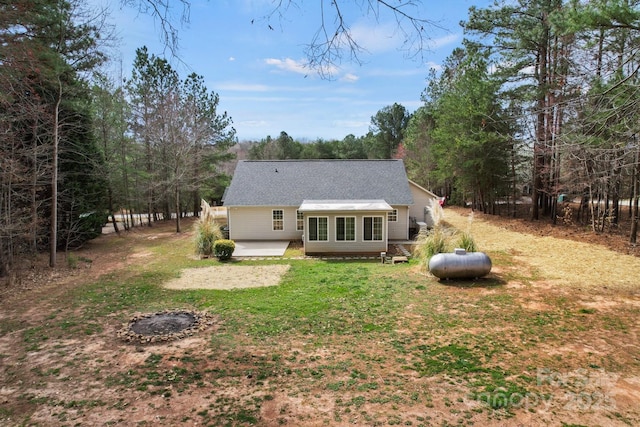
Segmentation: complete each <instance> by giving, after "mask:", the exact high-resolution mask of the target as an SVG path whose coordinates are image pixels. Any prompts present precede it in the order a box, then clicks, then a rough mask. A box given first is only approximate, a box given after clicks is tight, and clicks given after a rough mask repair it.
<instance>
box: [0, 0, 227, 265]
mask: <svg viewBox="0 0 640 427" xmlns="http://www.w3.org/2000/svg"><path fill="white" fill-rule="evenodd" d="M85 6H86V5H85V4H84V3H83V2H81V1H79V0H57V1H33V0H17V1H14V2H2V3H0V276H2V275H6V274H7V273H8V272H9V271H10V269H11V266H12V264H13V263H14V257H15V256H16V255H20V254H29V253H31V254H35V253H37V252H40V251H43V250H48V251H49V264H50V266H52V267H53V266H55V265H56V261H57V253H58V250H59V249H64V250H66V249H68V248H70V247H77V246H79V245H81V244H82V243H84V242H85V241H87V240H88V239H91V238H93V237H95V236H96V235H98V234H100V232H101V230H102V225H103V224H104V223H105V222H106V221H107V217H108V216H111V217H113V216H114V214H115V213H116V212H121V213H122V214H124V216H125V221H124V223H123V225H124V227H125V228H127V227H129V226H130V225H132V224H133V223H134V221H135V218H134V213H135V214H137V215H138V217H139V218H138V220H139V219H140V217H141V216H142V215H144V216H145V217H146V222H147V223H149V224H150V223H151V222H152V221H153V220H154V219H158V218H159V217H162V218H165V219H166V218H175V220H176V230H177V231H180V218H181V216H182V215H183V213H184V212H186V211H191V212H194V211H197V210H198V209H199V206H200V198H201V197H204V198H208V197H213V196H212V194H216V193H220V194H221V193H222V191H223V190H222V189H223V188H224V186H225V185H226V182H225V179H228V178H224V179H221V173H220V172H219V171H218V170H217V168H216V165H217V164H219V163H220V162H222V161H224V160H226V159H227V158H228V157H229V154H228V153H227V149H228V147H229V146H230V145H232V144H234V143H235V130H234V129H233V127H232V121H231V118H230V117H229V116H228V115H227V113H226V112H222V113H221V112H219V111H218V102H219V98H218V95H217V94H216V93H215V92H212V91H209V90H208V89H207V88H206V86H205V84H204V79H203V77H202V76H200V75H197V74H195V73H192V74H190V75H189V76H187V77H186V78H181V77H180V76H179V74H178V73H177V72H176V70H174V69H173V68H172V67H171V65H170V64H169V62H168V61H167V60H166V59H163V58H160V57H157V56H155V55H153V54H149V52H148V51H147V49H146V48H140V49H138V50H137V52H136V59H135V63H134V64H133V72H132V74H131V76H128V77H126V78H124V83H122V80H121V79H118V81H117V82H114V81H113V80H112V79H111V78H109V77H107V76H105V75H104V74H102V73H101V72H100V70H101V66H102V65H103V64H105V62H106V60H107V57H106V55H105V48H106V46H105V45H104V44H102V42H103V40H105V39H106V35H105V31H106V30H105V26H104V16H103V15H101V14H100V13H95V12H92V11H90V10H89V9H87V8H86V7H85ZM112 219H113V223H114V226H115V227H117V222H116V221H115V218H112Z"/></svg>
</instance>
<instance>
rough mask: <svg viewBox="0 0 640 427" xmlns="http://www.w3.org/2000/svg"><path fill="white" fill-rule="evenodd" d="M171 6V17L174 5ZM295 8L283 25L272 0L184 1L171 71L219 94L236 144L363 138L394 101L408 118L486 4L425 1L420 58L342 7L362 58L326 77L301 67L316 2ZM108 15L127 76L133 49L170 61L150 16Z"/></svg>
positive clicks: (385, 28)
mask: <svg viewBox="0 0 640 427" xmlns="http://www.w3.org/2000/svg"><path fill="white" fill-rule="evenodd" d="M98 1H100V0H98ZM171 3H172V4H175V5H176V9H175V10H174V11H173V14H174V17H175V18H176V19H179V17H180V14H181V13H182V9H181V6H180V5H179V2H178V1H177V0H171ZM283 3H287V2H286V1H285V2H283ZM296 3H297V5H294V6H292V7H290V8H289V9H288V10H287V11H286V12H285V15H284V17H283V18H282V19H280V18H278V17H272V18H271V19H269V20H266V19H265V16H266V15H267V14H269V13H270V12H271V11H272V10H273V7H274V6H273V4H274V2H273V1H272V0H209V1H206V0H191V9H190V14H189V22H188V23H186V24H184V25H182V26H179V38H180V42H179V43H180V50H179V52H178V54H179V59H180V60H177V59H175V58H174V59H172V60H171V62H172V65H173V66H174V68H175V69H176V70H178V71H179V73H180V74H181V76H182V77H183V78H184V77H186V75H187V74H188V73H190V72H195V73H197V74H200V75H202V76H204V78H205V82H206V84H207V87H208V88H209V90H212V91H215V92H216V93H218V94H219V95H220V105H219V108H220V110H221V111H227V113H228V114H229V115H230V116H231V118H232V119H233V126H234V127H235V129H236V131H237V137H238V139H239V140H240V141H244V140H260V139H263V138H265V137H266V136H267V135H271V136H273V137H277V136H278V135H279V134H280V132H281V131H285V132H287V133H288V134H289V135H290V136H292V137H293V138H295V139H298V140H304V139H306V140H315V139H317V138H323V139H343V138H344V137H345V136H346V135H348V134H354V135H356V136H361V135H365V134H366V133H367V132H368V131H369V126H370V124H371V116H373V115H375V114H376V112H377V111H379V110H380V109H382V108H384V107H386V106H388V105H392V104H393V103H394V102H397V103H399V104H402V105H404V106H405V107H406V108H407V109H408V110H409V111H411V112H413V111H414V110H415V109H416V108H418V107H419V106H420V105H421V101H420V95H421V93H422V91H423V90H424V88H425V87H426V78H427V76H428V74H429V69H430V68H436V69H438V68H439V67H440V66H441V64H442V62H443V61H444V59H445V58H446V57H447V56H448V55H449V54H450V53H451V52H452V50H453V49H454V48H455V47H456V46H459V45H460V42H461V41H462V37H463V35H462V29H461V28H460V26H459V25H458V23H459V22H460V21H461V20H465V19H466V18H467V12H468V9H469V7H470V6H471V5H474V4H475V5H477V6H479V7H486V5H487V4H488V3H490V0H448V1H446V2H445V1H431V0H425V1H423V2H422V3H423V4H422V5H420V6H419V10H418V11H417V12H418V14H420V15H421V16H423V17H426V18H428V19H430V20H432V21H434V22H436V23H437V24H438V26H439V27H442V28H435V27H434V28H427V32H428V35H429V36H430V40H429V42H428V46H427V47H428V49H426V50H424V51H423V57H422V59H420V58H409V57H408V55H407V52H406V51H403V50H402V44H403V41H404V37H402V35H401V34H399V33H398V31H397V26H396V24H395V21H394V20H393V16H391V15H390V14H388V13H385V14H381V15H380V17H379V19H378V20H376V18H375V16H374V15H373V14H372V13H367V10H366V8H365V9H363V8H362V7H360V6H357V5H358V4H361V3H365V5H366V2H360V1H351V0H346V1H344V2H342V3H341V5H342V8H343V9H342V11H343V13H344V16H345V19H346V21H347V24H348V25H349V26H350V28H351V30H352V33H353V35H354V38H355V39H356V41H357V42H358V43H359V44H360V45H362V46H363V47H365V48H366V49H367V52H363V53H362V54H361V58H360V59H361V60H362V64H357V63H354V62H349V61H348V60H347V61H343V62H342V64H340V65H339V67H337V68H336V69H335V70H334V71H333V73H332V76H333V78H332V79H331V80H327V79H322V78H320V77H319V76H318V75H317V73H315V72H313V71H312V70H309V69H308V68H305V66H304V64H305V61H306V57H305V54H304V49H305V45H306V44H308V43H310V42H311V40H312V38H313V36H314V33H315V32H316V31H317V30H318V28H319V27H320V6H319V5H320V2H319V1H316V0H306V1H302V0H301V1H298V2H296ZM328 3H329V0H327V1H325V4H328ZM111 10H112V13H111V21H112V23H113V24H114V25H115V27H116V32H117V34H118V36H119V38H120V41H119V42H118V45H117V51H116V52H114V53H113V58H114V59H118V58H120V59H121V61H122V67H123V73H124V76H125V77H127V76H129V75H130V73H131V64H132V63H133V59H134V57H135V50H136V48H138V47H141V46H143V45H146V46H147V48H148V49H149V52H150V53H153V54H156V55H159V56H166V57H167V59H170V56H171V55H170V52H168V51H167V49H165V48H164V46H163V43H162V40H161V38H160V32H159V28H158V24H157V23H155V22H154V20H153V19H152V18H151V17H150V16H148V15H145V14H139V13H138V12H137V11H136V10H135V9H131V8H127V7H124V8H121V7H120V3H119V2H118V1H117V0H112V5H111ZM252 20H253V23H252ZM269 25H271V27H272V28H273V29H269ZM118 67H119V65H115V64H114V65H113V69H114V70H115V69H117V68H118Z"/></svg>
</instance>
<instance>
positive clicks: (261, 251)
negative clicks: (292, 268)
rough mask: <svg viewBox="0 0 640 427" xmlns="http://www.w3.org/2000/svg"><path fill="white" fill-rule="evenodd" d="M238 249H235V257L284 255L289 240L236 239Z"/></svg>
mask: <svg viewBox="0 0 640 427" xmlns="http://www.w3.org/2000/svg"><path fill="white" fill-rule="evenodd" d="M235 243H236V249H235V250H234V251H233V256H234V257H245V256H246V257H250V256H283V255H284V251H286V250H287V247H288V246H289V242H288V241H282V240H270V241H260V242H257V241H256V242H253V241H236V242H235Z"/></svg>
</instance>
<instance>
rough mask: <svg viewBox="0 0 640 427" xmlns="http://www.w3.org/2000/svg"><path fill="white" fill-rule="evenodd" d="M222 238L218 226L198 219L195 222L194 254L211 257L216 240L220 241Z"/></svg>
mask: <svg viewBox="0 0 640 427" xmlns="http://www.w3.org/2000/svg"><path fill="white" fill-rule="evenodd" d="M222 237H223V236H222V231H221V230H220V225H219V224H217V223H216V222H213V221H210V220H207V219H203V218H200V220H199V221H198V222H196V229H195V243H196V253H197V254H198V255H201V256H211V255H212V254H213V253H214V244H215V242H216V240H220V239H222Z"/></svg>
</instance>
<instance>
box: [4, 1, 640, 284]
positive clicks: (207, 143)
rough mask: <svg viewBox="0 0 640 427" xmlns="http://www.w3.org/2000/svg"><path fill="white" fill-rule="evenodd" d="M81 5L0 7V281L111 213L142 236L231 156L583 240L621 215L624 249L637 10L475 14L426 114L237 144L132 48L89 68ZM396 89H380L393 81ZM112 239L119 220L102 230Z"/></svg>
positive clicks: (89, 22) (192, 85) (212, 188)
mask: <svg viewBox="0 0 640 427" xmlns="http://www.w3.org/2000/svg"><path fill="white" fill-rule="evenodd" d="M96 16H97V13H95V12H92V11H91V10H90V8H88V4H87V3H86V2H83V1H80V0H55V1H36V0H16V1H13V2H2V4H0V275H5V274H7V273H8V272H9V271H10V269H11V266H12V264H13V262H14V259H15V258H16V257H17V256H20V255H24V254H33V253H38V252H42V251H47V250H48V251H49V256H50V261H49V264H50V266H55V264H56V259H57V252H58V250H66V249H69V248H73V247H77V246H79V245H81V244H82V243H83V242H85V241H87V240H88V239H91V238H93V237H95V236H96V235H97V233H99V232H100V230H101V226H102V225H103V224H104V223H106V222H107V221H108V220H109V218H113V215H115V214H116V213H121V214H124V215H125V216H128V217H129V220H128V221H125V222H124V223H121V225H122V226H124V227H125V228H128V227H130V226H132V225H133V224H134V215H136V216H138V217H144V218H146V220H147V222H148V223H151V221H152V220H157V219H169V218H172V219H174V220H175V222H176V231H177V232H180V231H181V225H180V218H181V216H182V215H183V214H185V213H186V212H196V213H197V212H198V210H199V206H200V200H201V199H206V200H210V201H215V200H220V198H221V196H222V194H223V191H224V188H225V186H226V185H227V184H228V182H229V179H230V174H231V173H232V167H230V166H229V165H232V164H233V161H234V157H235V156H236V154H238V153H242V154H243V156H245V157H246V158H252V159H296V158H307V159H308V158H349V159H354V158H401V159H404V162H405V165H406V168H407V173H408V175H409V178H410V179H412V180H414V181H416V182H417V183H419V184H421V185H422V186H424V187H426V188H429V189H431V190H432V191H434V192H436V193H438V194H440V195H443V196H446V197H447V200H448V202H449V203H454V204H460V205H470V206H472V207H474V208H475V209H479V210H482V211H483V212H485V213H490V214H498V213H499V214H501V215H510V216H514V215H516V214H518V210H517V206H518V203H522V202H523V200H526V201H528V200H530V205H531V209H529V210H528V215H529V216H530V219H531V220H539V219H542V218H550V219H551V220H552V221H556V220H557V219H558V218H562V217H564V216H565V212H564V211H563V209H565V208H566V206H565V205H564V201H565V200H571V201H577V203H578V204H579V208H578V212H577V214H578V216H579V220H580V221H582V222H583V223H585V224H588V226H589V227H590V228H591V229H592V231H593V232H594V233H598V232H603V231H606V230H607V229H608V228H609V227H612V226H615V224H617V222H618V221H619V219H620V216H621V214H622V213H621V212H622V208H623V207H628V212H629V215H630V217H631V230H630V233H629V241H630V243H632V244H635V242H636V234H637V218H638V198H639V197H638V195H639V192H640V188H639V179H640V173H639V172H640V170H639V163H640V162H639V159H640V141H638V132H639V131H640V129H639V127H640V120H639V118H640V117H639V115H640V108H639V107H640V106H639V105H638V103H640V93H639V92H638V89H639V83H640V80H639V77H640V76H639V75H638V69H639V67H640V58H639V57H638V54H639V52H638V50H639V48H640V8H639V7H638V2H637V1H635V0H607V1H605V0H596V1H591V2H587V3H584V2H579V1H577V0H569V1H567V0H530V1H524V0H518V1H509V2H506V1H504V2H501V1H499V2H497V3H496V4H495V5H494V6H492V7H490V8H487V9H481V8H476V7H471V8H470V9H469V13H468V18H467V20H466V21H465V22H463V23H461V25H462V26H463V28H464V32H465V36H466V38H465V41H464V43H463V44H462V46H461V47H459V48H456V49H455V50H454V51H453V52H451V54H450V55H449V57H448V58H447V60H446V61H445V63H444V64H443V67H442V69H441V70H439V71H434V70H431V71H429V70H425V76H427V82H428V83H427V85H426V87H425V88H424V90H423V92H422V101H423V105H422V106H421V107H420V108H418V109H417V110H416V111H414V112H409V111H408V110H407V109H406V108H405V107H403V106H402V105H400V104H398V103H394V104H393V105H389V106H386V107H384V108H382V109H381V110H380V111H378V113H377V114H376V115H374V116H372V117H371V125H370V131H369V132H368V133H367V134H366V135H362V136H355V135H347V136H345V137H344V139H343V140H335V141H324V140H317V141H311V142H310V141H306V142H300V141H296V140H295V139H294V138H292V137H290V136H289V135H288V134H287V133H286V132H285V131H283V132H281V134H280V135H278V136H276V137H271V136H265V138H264V139H262V140H260V141H242V142H239V141H238V140H237V137H236V133H235V130H234V128H233V121H232V116H233V112H232V111H231V112H222V111H219V108H218V105H219V96H218V94H217V93H216V92H215V91H213V90H211V89H209V88H207V87H206V85H205V82H204V77H203V76H202V75H199V74H197V73H195V72H194V73H191V74H189V75H187V76H186V77H185V76H181V75H180V74H179V73H178V72H177V71H176V70H175V69H174V68H173V67H172V65H171V62H170V61H169V60H168V59H167V58H164V57H160V56H157V55H155V54H153V53H150V52H148V50H147V49H146V48H145V47H140V48H139V49H138V50H137V51H136V59H135V62H134V64H133V71H132V73H131V75H128V76H118V77H117V78H114V77H113V76H110V75H108V74H105V73H104V72H102V70H103V67H102V66H103V65H104V64H105V63H107V62H108V61H109V58H108V56H107V55H106V54H105V50H104V40H105V39H107V38H108V37H107V34H105V33H104V32H105V31H106V29H105V28H106V27H105V26H104V25H102V24H103V23H102V22H101V21H100V19H99V18H96ZM390 84H392V82H390ZM114 226H116V227H117V223H115V221H114Z"/></svg>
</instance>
